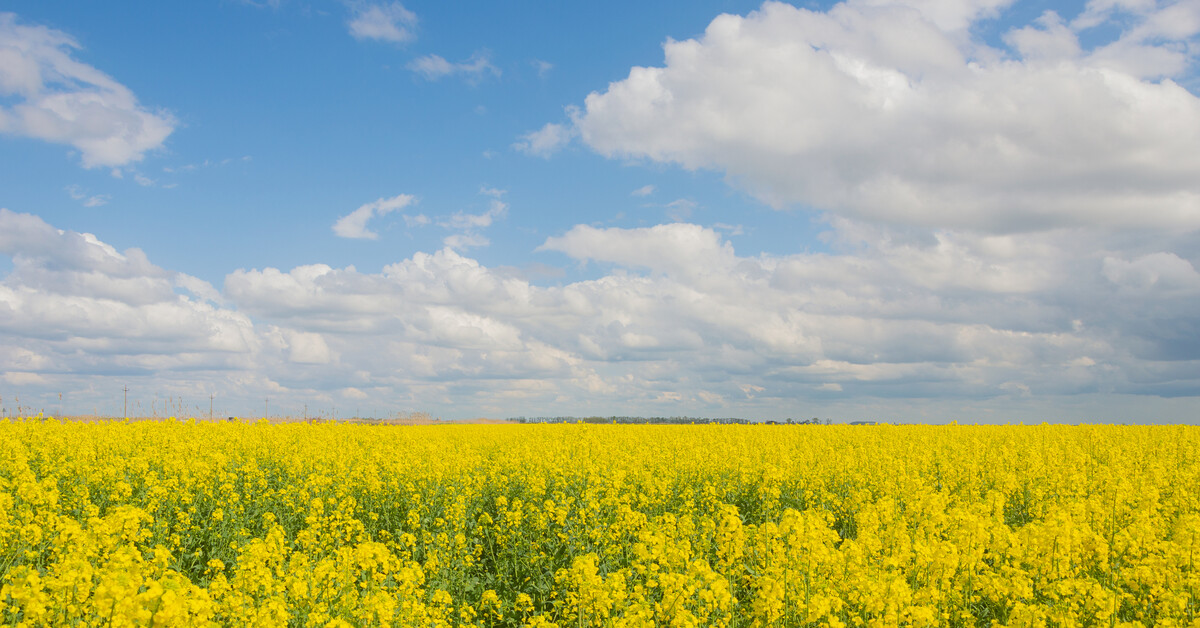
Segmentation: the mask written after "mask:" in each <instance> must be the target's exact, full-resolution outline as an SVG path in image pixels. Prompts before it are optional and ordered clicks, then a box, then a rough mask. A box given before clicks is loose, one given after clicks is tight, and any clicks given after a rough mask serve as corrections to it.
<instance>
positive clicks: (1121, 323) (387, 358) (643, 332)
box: [0, 210, 1200, 420]
mask: <svg viewBox="0 0 1200 628" xmlns="http://www.w3.org/2000/svg"><path fill="white" fill-rule="evenodd" d="M0 234H3V235H0V251H2V252H3V253H4V254H6V255H8V256H11V258H12V259H13V265H14V269H13V271H12V272H11V273H10V274H9V275H8V276H7V277H5V278H4V279H3V281H0V346H2V347H3V351H0V354H3V355H4V356H5V358H4V359H3V363H0V373H2V375H0V379H3V381H5V382H8V389H9V390H11V389H13V387H14V386H16V385H17V384H18V383H19V384H20V386H21V390H23V391H24V392H25V394H26V395H32V394H34V393H35V392H36V391H38V390H41V391H44V392H45V393H46V394H51V393H53V392H54V391H56V390H59V389H67V390H87V389H88V387H89V386H91V387H95V386H96V385H97V382H106V381H107V382H111V386H110V387H113V388H114V390H119V389H120V387H121V386H122V385H123V384H117V383H116V382H118V381H121V382H126V381H129V380H133V381H135V382H139V385H140V386H143V387H144V386H149V385H153V386H156V387H158V388H157V389H159V390H162V394H163V395H166V394H177V395H185V394H186V395H193V396H195V395H200V393H204V394H205V395H206V394H207V392H205V391H210V390H219V394H221V395H223V397H224V398H225V399H234V398H237V399H241V400H242V401H243V402H244V403H245V404H246V405H245V406H244V407H249V408H255V407H260V406H257V405H255V404H257V403H258V402H257V401H253V400H255V399H261V398H262V395H263V394H266V393H270V394H272V395H276V396H278V397H279V398H280V399H285V398H286V399H288V400H290V401H291V402H293V404H294V405H296V404H300V403H309V404H312V407H313V408H316V407H318V405H321V404H324V405H323V406H322V407H327V408H328V407H336V406H337V404H339V403H340V404H343V405H342V407H343V408H346V407H348V406H347V405H345V404H349V403H351V402H354V401H355V399H352V398H350V397H347V396H346V393H345V392H344V391H345V390H349V389H353V390H354V391H357V393H358V395H361V399H358V401H359V402H373V403H377V404H379V405H381V406H385V405H386V406H388V407H393V408H396V407H400V408H410V409H426V410H434V411H436V412H439V413H442V414H444V415H447V416H471V415H477V414H500V415H502V416H508V415H515V414H532V415H537V414H554V413H572V414H578V413H580V412H598V413H602V414H610V413H633V414H643V415H644V414H648V413H650V414H653V413H655V412H662V413H667V414H679V413H684V412H690V413H693V414H706V415H719V416H729V415H742V416H778V415H780V414H781V413H787V412H792V413H794V412H793V410H796V409H798V408H806V409H812V408H833V407H841V408H842V412H851V411H853V412H857V413H861V414H868V415H870V414H873V415H874V416H888V417H892V418H902V419H909V420H914V419H919V418H920V413H921V412H928V411H929V408H931V407H934V408H940V409H939V410H937V412H936V416H934V417H933V418H942V419H945V418H954V416H955V415H954V408H959V409H961V408H964V407H971V405H972V404H981V405H986V404H990V405H992V406H999V407H1005V404H1010V405H1012V407H1014V408H1019V407H1022V406H1021V404H1024V403H1027V404H1029V407H1025V413H1026V415H1037V412H1039V411H1042V410H1041V408H1043V407H1044V406H1039V405H1038V404H1044V403H1046V400H1050V399H1053V400H1057V401H1060V402H1061V401H1063V400H1067V405H1068V407H1069V406H1070V404H1071V403H1078V404H1079V407H1078V413H1079V414H1086V415H1090V416H1091V417H1092V418H1106V417H1104V416H1101V415H1100V414H1098V413H1099V412H1102V411H1104V410H1105V409H1106V408H1108V409H1111V408H1112V407H1115V405H1114V404H1117V403H1118V402H1119V401H1120V400H1122V399H1130V398H1132V399H1138V400H1141V401H1138V403H1141V404H1143V406H1144V407H1147V408H1153V409H1155V411H1157V412H1167V410H1164V408H1170V407H1171V406H1170V401H1171V400H1172V399H1175V398H1181V399H1182V398H1192V399H1194V398H1195V396H1196V395H1197V394H1198V393H1200V377H1197V375H1196V374H1197V373H1200V342H1197V341H1196V339H1197V338H1200V317H1198V316H1197V315H1196V312H1200V273H1198V272H1197V259H1200V251H1197V250H1196V247H1195V244H1194V243H1190V244H1189V241H1188V240H1187V239H1186V238H1184V239H1181V240H1179V241H1174V242H1166V241H1163V240H1161V239H1154V240H1143V241H1133V240H1128V239H1114V236H1111V235H1105V234H1104V233H1103V232H1099V231H1095V230H1083V231H1081V230H1069V231H1058V232H1047V233H1042V234H1035V235H1021V236H1015V235H969V234H963V233H958V232H951V231H937V232H933V233H928V232H925V231H921V230H916V231H897V230H894V229H890V228H884V227H878V226H873V225H870V224H867V223H863V222H859V221H851V220H845V219H841V220H837V221H835V222H834V223H833V224H832V225H831V230H830V232H829V234H828V237H829V238H830V239H831V246H832V248H833V251H832V252H829V253H811V254H795V255H757V256H750V257H748V256H743V255H739V254H738V253H737V252H736V250H735V249H734V247H733V245H732V244H731V243H730V242H729V241H728V240H726V239H725V238H724V236H722V235H721V234H720V233H719V232H717V231H715V230H713V229H711V228H706V227H703V226H700V225H695V224H688V223H674V224H665V225H658V226H654V227H648V228H638V229H617V228H607V229H601V228H596V227H591V226H587V225H579V226H576V227H574V228H572V229H570V230H568V231H567V232H565V233H562V234H560V235H558V236H554V237H550V238H548V239H546V241H545V242H544V243H543V245H542V247H541V248H542V255H544V256H548V257H547V259H548V260H550V261H553V259H554V258H555V257H559V256H562V257H560V259H566V260H576V261H583V262H587V263H591V264H599V265H601V266H602V268H603V269H604V270H603V272H602V273H601V275H600V276H599V277H598V278H596V279H591V280H580V281H573V282H570V283H566V284H563V285H556V286H538V285H535V284H533V283H530V282H529V281H528V280H525V279H522V278H519V277H515V276H513V274H512V273H509V272H502V271H501V270H500V269H491V268H488V267H486V266H484V265H482V264H480V263H479V262H478V261H476V260H474V259H471V258H470V257H466V256H464V255H463V254H461V253H459V252H456V251H455V250H454V249H452V248H446V249H443V250H441V251H437V252H434V253H417V254H414V255H413V256H411V257H409V258H407V259H404V260H402V261H400V262H397V263H394V264H391V265H389V266H386V267H385V268H383V269H382V271H381V272H379V273H364V272H360V271H357V270H355V269H354V268H352V267H348V268H333V267H330V266H327V265H320V264H318V265H309V266H300V267H296V268H293V269H291V270H280V269H275V268H264V269H250V270H238V271H235V272H233V273H231V274H229V275H228V276H227V277H226V279H225V283H224V286H223V288H222V289H221V290H220V292H218V291H217V290H216V289H214V288H213V287H212V286H210V285H208V284H207V283H205V282H203V281H201V280H198V279H196V278H189V277H186V276H183V275H179V274H177V273H172V272H170V271H168V270H166V269H163V268H160V267H158V266H156V265H154V264H153V263H151V262H150V261H149V260H147V259H146V258H145V256H144V255H143V254H142V253H141V252H140V251H137V250H136V249H131V250H128V251H125V252H124V253H119V252H117V251H116V250H114V249H113V248H112V247H110V246H108V245H107V244H105V243H104V242H102V241H100V240H99V239H97V238H95V237H94V236H91V235H89V234H79V233H73V232H69V231H60V230H58V229H55V228H53V227H52V226H50V225H48V224H46V223H45V222H44V221H42V220H41V219H39V218H37V217H34V216H31V215H28V214H19V213H14V212H10V211H7V210H5V211H2V212H0ZM1164 246H1165V247H1167V248H1160V247H1164ZM1097 304H1104V306H1103V307H1097ZM83 382H89V384H87V385H83V384H82V383H83ZM73 386H74V387H73ZM264 391H266V392H264ZM111 393H112V391H107V392H101V391H97V392H96V393H95V396H96V397H97V398H106V399H110V400H111V399H112V398H113V397H112V394H111ZM84 394H85V393H77V395H84ZM105 395H107V397H105ZM358 395H355V397H357V396H358ZM201 396H203V395H201ZM1072 400H1073V401H1072ZM1084 400H1088V401H1086V403H1085V401H1084ZM839 404H841V405H839ZM939 404H941V405H939ZM947 404H949V407H947ZM918 407H919V408H922V409H916V408H918ZM847 408H853V410H848V409H847ZM295 410H296V411H297V412H298V411H299V406H298V405H297V408H295ZM797 411H798V412H801V413H802V412H805V411H807V410H797ZM813 411H814V412H815V411H816V410H813ZM1026 415H1019V416H1018V418H1020V417H1021V416H1026ZM843 416H845V415H844V414H843ZM973 418H980V417H978V416H976V417H973ZM996 418H997V420H1001V419H1004V418H1005V417H996ZM1007 418H1012V416H1011V415H1009V416H1008V417H1007ZM1148 418H1150V419H1153V418H1156V417H1148ZM1157 418H1171V415H1167V416H1165V417H1163V416H1159V417H1157Z"/></svg>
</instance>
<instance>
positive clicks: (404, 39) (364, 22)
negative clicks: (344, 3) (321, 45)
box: [347, 2, 417, 44]
mask: <svg viewBox="0 0 1200 628" xmlns="http://www.w3.org/2000/svg"><path fill="white" fill-rule="evenodd" d="M347 25H348V26H349V28H350V34H351V35H352V36H354V38H355V39H359V40H362V39H375V40H379V41H390V42H392V43H395V44H404V43H408V42H410V41H412V40H414V39H416V33H415V32H414V31H415V29H416V27H417V16H416V14H415V13H413V12H412V11H409V10H408V9H406V8H404V5H402V4H400V3H399V2H390V3H387V4H360V5H357V6H355V7H354V9H353V12H352V13H351V18H350V21H349V23H348V24H347Z"/></svg>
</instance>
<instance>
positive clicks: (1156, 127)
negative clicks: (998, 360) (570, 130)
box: [525, 0, 1200, 232]
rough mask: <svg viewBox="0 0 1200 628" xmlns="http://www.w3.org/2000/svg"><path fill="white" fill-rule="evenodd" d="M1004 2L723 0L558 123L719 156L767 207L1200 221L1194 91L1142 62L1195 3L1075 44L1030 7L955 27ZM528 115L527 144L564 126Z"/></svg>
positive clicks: (933, 222) (623, 145) (994, 219)
mask: <svg viewBox="0 0 1200 628" xmlns="http://www.w3.org/2000/svg"><path fill="white" fill-rule="evenodd" d="M1005 4H1007V3H1006V2H1003V1H999V2H993V1H984V2H958V1H951V0H946V1H940V0H938V1H928V2H917V1H913V2H890V1H882V0H881V1H879V2H867V1H858V0H851V1H848V2H845V3H842V4H838V5H835V6H834V7H832V8H831V9H829V10H828V11H824V12H822V11H811V10H807V9H801V8H797V7H793V6H790V5H786V4H781V3H775V2H768V3H766V4H764V5H763V6H762V8H761V9H760V10H759V11H756V12H754V13H751V14H750V15H748V16H745V17H740V16H735V15H722V16H720V17H718V18H716V19H715V20H713V21H712V23H711V24H710V25H709V26H708V28H707V30H706V31H705V33H704V35H703V36H701V37H699V38H697V39H689V40H686V41H668V42H667V43H666V44H664V52H665V62H664V64H663V66H662V67H636V68H633V69H632V70H631V71H630V73H629V76H628V77H627V78H626V79H624V80H621V81H617V82H614V83H612V84H610V85H609V86H608V88H607V89H606V90H605V91H603V92H594V93H592V94H590V95H589V96H588V97H587V99H586V101H585V105H584V107H583V108H582V109H581V110H579V111H577V112H575V113H574V116H573V123H574V130H575V131H577V132H578V133H579V135H580V137H581V139H582V140H583V141H584V143H586V144H587V145H588V146H590V147H591V148H592V149H594V150H596V151H597V152H599V153H600V154H602V155H605V156H609V157H614V158H638V159H647V160H651V161H656V162H670V163H675V164H678V165H680V166H682V167H684V168H688V169H713V170H718V171H723V172H725V173H726V175H727V176H728V178H729V180H730V181H731V182H732V183H734V184H736V185H738V186H740V187H742V188H744V189H746V190H748V191H749V192H751V193H752V194H754V195H756V196H757V197H759V198H760V199H762V200H764V201H766V202H768V203H770V204H773V205H776V206H780V207H783V206H796V205H798V206H802V207H815V208H818V209H823V210H828V211H832V212H836V213H839V214H842V215H846V216H850V217H856V218H861V219H868V220H877V221H884V222H889V223H892V224H913V225H925V226H941V227H965V228H972V229H982V230H988V231H993V232H1008V231H1021V230H1037V229H1046V228H1053V227H1057V226H1066V225H1082V226H1087V225H1098V226H1110V227H1114V226H1115V227H1128V226H1138V227H1156V228H1184V229H1194V228H1200V152H1198V151H1196V150H1195V146H1197V145H1200V98H1197V97H1196V96H1195V95H1194V94H1192V93H1190V92H1188V91H1187V90H1186V89H1184V88H1183V87H1181V86H1179V85H1177V84H1176V83H1174V82H1172V81H1171V80H1169V79H1167V80H1161V81H1157V80H1156V78H1157V77H1161V76H1168V77H1169V76H1172V75H1174V73H1176V72H1178V71H1180V70H1181V68H1182V67H1184V65H1185V64H1186V62H1188V60H1190V59H1194V56H1195V54H1196V52H1197V51H1200V45H1198V43H1200V42H1196V41H1195V33H1196V32H1197V30H1198V29H1200V17H1197V16H1198V15H1200V12H1198V11H1197V5H1196V4H1195V3H1194V2H1187V3H1184V2H1180V3H1176V4H1172V5H1157V4H1152V5H1149V8H1145V7H1141V5H1140V4H1139V5H1136V7H1135V9H1133V10H1134V12H1135V13H1136V14H1137V15H1140V16H1143V17H1141V18H1139V19H1140V20H1141V21H1140V22H1139V21H1135V23H1134V24H1133V25H1132V26H1127V27H1126V30H1125V31H1124V34H1123V35H1122V36H1121V37H1120V38H1119V39H1118V40H1117V41H1116V42H1114V43H1113V44H1112V45H1111V46H1106V47H1102V48H1098V49H1094V50H1087V51H1085V50H1081V49H1080V46H1079V43H1078V40H1077V37H1076V34H1075V32H1074V31H1072V30H1071V29H1068V28H1067V27H1066V26H1065V25H1064V23H1063V20H1062V19H1061V18H1059V16H1057V15H1055V14H1046V15H1043V16H1042V17H1041V19H1039V20H1038V21H1037V23H1035V24H1034V25H1032V26H1029V27H1021V28H1016V29H1014V30H1013V31H1012V32H1010V33H1008V35H1007V36H1006V39H1007V41H1008V42H1009V43H1010V45H1011V46H1013V52H1012V53H1008V52H1006V51H1003V50H996V49H992V48H988V47H987V46H985V45H983V44H982V43H980V42H978V41H975V40H972V39H971V38H970V36H969V34H968V31H967V27H968V26H969V25H970V24H971V23H973V21H975V20H978V19H980V18H982V17H986V16H989V15H993V14H995V13H996V12H997V11H999V10H1002V9H1003V8H1004V6H1005ZM1113 6H1117V5H1113ZM1120 6H1121V7H1122V9H1123V10H1128V9H1129V7H1127V6H1124V5H1120ZM1088 11H1089V12H1091V13H1095V15H1096V17H1090V18H1087V20H1085V21H1086V22H1087V23H1088V24H1091V23H1093V22H1095V23H1099V22H1096V21H1097V20H1100V21H1103V20H1104V19H1106V18H1105V17H1104V16H1106V15H1107V14H1108V13H1107V12H1108V11H1110V9H1108V8H1105V7H1104V6H1101V3H1099V2H1096V3H1093V4H1092V5H1089V9H1088ZM1085 15H1087V14H1085ZM1168 15H1169V16H1172V17H1171V19H1168V18H1167V17H1161V18H1160V17H1159V16H1168ZM1109 24H1110V25H1112V26H1115V27H1116V28H1121V23H1120V22H1109ZM1014 56H1015V57H1019V58H1013V57H1014ZM1135 66H1136V67H1135ZM543 131H544V132H539V133H541V134H543V135H545V136H546V137H545V139H544V140H542V141H540V142H535V141H534V138H532V137H529V139H527V140H525V142H526V144H528V146H529V147H530V149H529V152H534V153H535V154H543V155H545V154H550V153H552V152H553V149H552V147H556V146H559V145H561V144H562V143H564V142H565V140H560V139H557V138H563V137H566V135H567V130H566V129H557V128H554V127H552V126H548V127H547V128H546V129H544V130H543ZM535 146H546V147H547V148H545V149H538V150H533V147H535Z"/></svg>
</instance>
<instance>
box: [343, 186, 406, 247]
mask: <svg viewBox="0 0 1200 628" xmlns="http://www.w3.org/2000/svg"><path fill="white" fill-rule="evenodd" d="M414 201H416V197H414V196H412V195H411V194H399V195H397V196H393V197H392V198H380V199H377V200H375V201H373V202H370V203H367V204H365V205H362V206H360V207H359V208H358V209H356V210H354V211H352V212H350V213H349V214H346V215H345V216H342V217H341V218H338V220H337V222H335V223H333V232H334V233H335V234H337V235H338V236H339V237H342V238H358V239H363V240H375V239H377V238H379V234H378V233H376V232H374V231H371V230H370V229H368V228H367V222H369V221H370V220H371V219H372V218H375V217H377V216H384V215H386V214H389V213H391V212H394V211H396V210H398V209H404V208H405V207H408V206H409V205H411V204H412V203H413V202H414ZM406 222H407V217H406Z"/></svg>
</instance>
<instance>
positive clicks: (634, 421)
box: [507, 416, 829, 425]
mask: <svg viewBox="0 0 1200 628" xmlns="http://www.w3.org/2000/svg"><path fill="white" fill-rule="evenodd" d="M507 420H508V421H510V422H513V423H609V424H611V423H617V424H620V425H748V424H753V423H765V424H767V425H829V420H828V419H826V420H824V421H822V420H821V419H818V418H816V417H813V418H811V419H782V420H778V421H775V420H771V421H751V420H748V419H737V418H732V417H729V418H709V417H688V416H671V417H663V416H653V417H643V416H610V417H602V416H588V417H574V416H537V417H524V416H519V417H512V418H509V419H507Z"/></svg>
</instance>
